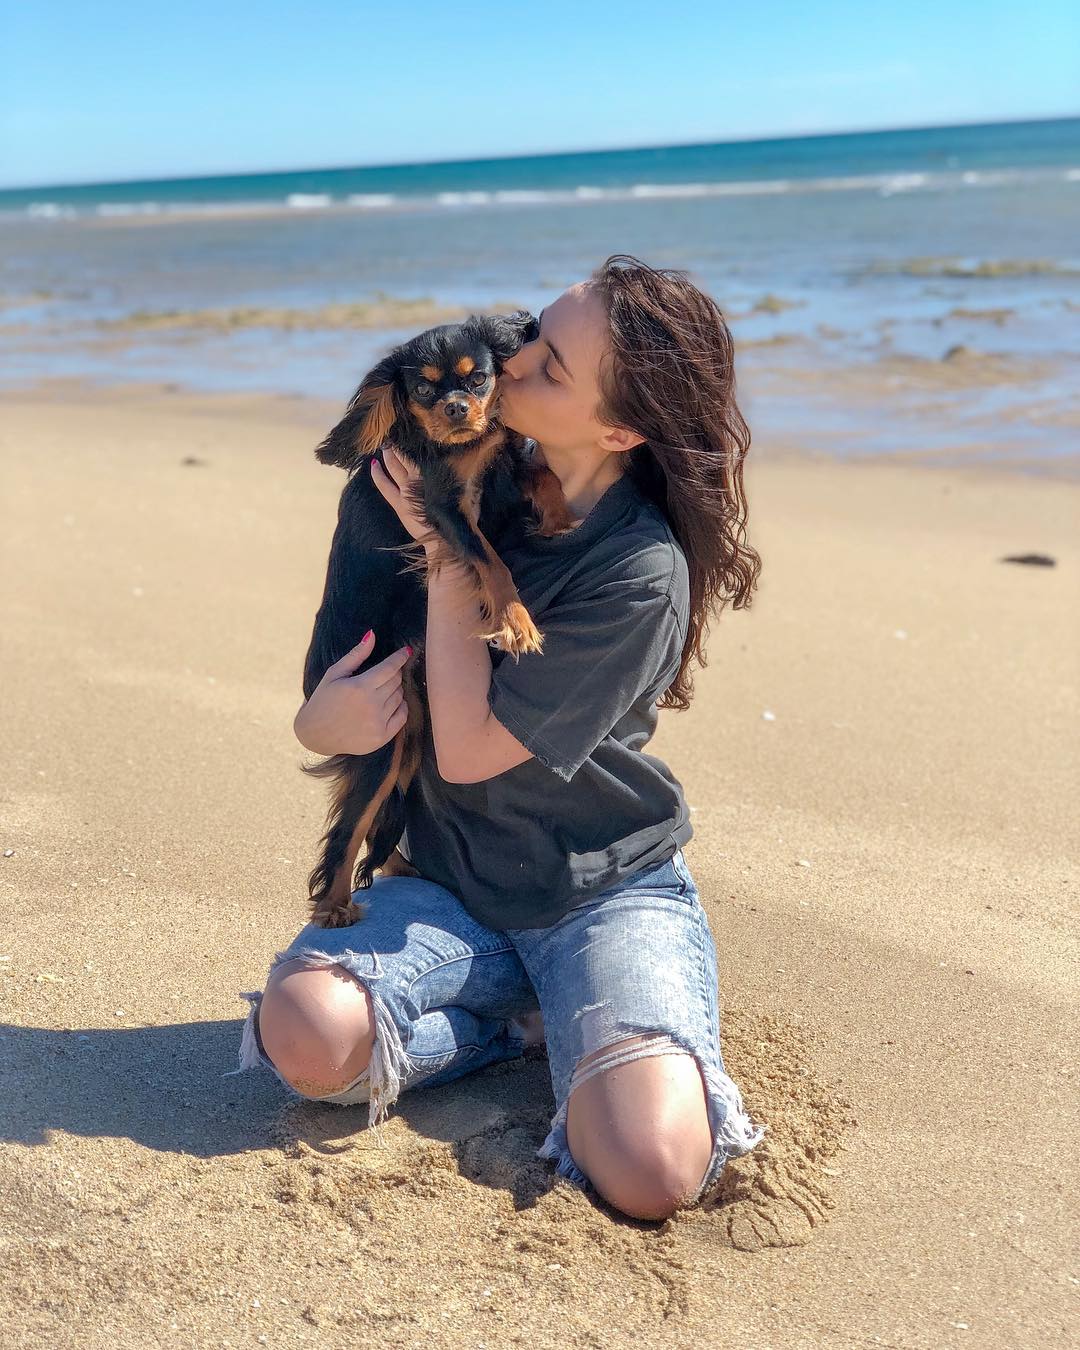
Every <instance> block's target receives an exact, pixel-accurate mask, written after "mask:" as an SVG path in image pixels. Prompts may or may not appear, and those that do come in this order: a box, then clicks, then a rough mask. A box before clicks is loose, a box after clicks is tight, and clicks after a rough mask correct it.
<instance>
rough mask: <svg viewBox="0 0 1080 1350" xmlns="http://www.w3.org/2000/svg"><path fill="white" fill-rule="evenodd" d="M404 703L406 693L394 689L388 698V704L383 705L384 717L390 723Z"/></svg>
mask: <svg viewBox="0 0 1080 1350" xmlns="http://www.w3.org/2000/svg"><path fill="white" fill-rule="evenodd" d="M403 703H405V694H404V691H403V690H401V689H394V690H393V691H392V692H391V693H390V694H389V695H388V696H387V699H386V702H385V703H384V704H383V707H382V712H383V716H384V717H385V718H386V719H387V721H389V720H390V718H391V717H393V716H394V714H395V713H396V712H397V710H398V709H399V708H400V707H401V706H402V704H403Z"/></svg>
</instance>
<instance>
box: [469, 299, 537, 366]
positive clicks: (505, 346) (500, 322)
mask: <svg viewBox="0 0 1080 1350" xmlns="http://www.w3.org/2000/svg"><path fill="white" fill-rule="evenodd" d="M468 324H469V327H470V328H472V329H473V330H474V332H475V333H476V334H477V336H478V337H479V338H480V339H481V341H483V342H485V343H486V344H487V345H488V346H489V347H490V348H491V351H492V355H493V356H494V357H495V360H496V361H499V362H502V361H508V360H509V359H510V357H511V356H515V355H516V354H517V353H518V352H519V351H520V350H521V348H522V346H523V345H524V344H525V343H526V342H532V341H533V339H534V338H535V337H536V336H537V334H538V333H539V332H540V324H539V322H538V321H537V320H536V319H535V318H534V317H533V315H531V314H530V313H529V311H528V310H527V309H517V310H515V311H514V312H513V314H474V315H472V316H470V318H469V320H468Z"/></svg>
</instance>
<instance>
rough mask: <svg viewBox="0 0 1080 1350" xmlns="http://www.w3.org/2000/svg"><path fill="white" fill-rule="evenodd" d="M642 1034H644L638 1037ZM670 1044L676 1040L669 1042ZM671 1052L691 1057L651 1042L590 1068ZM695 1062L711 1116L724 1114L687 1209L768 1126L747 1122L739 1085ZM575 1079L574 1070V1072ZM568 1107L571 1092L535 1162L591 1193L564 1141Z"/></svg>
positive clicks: (575, 1081)
mask: <svg viewBox="0 0 1080 1350" xmlns="http://www.w3.org/2000/svg"><path fill="white" fill-rule="evenodd" d="M638 1034H645V1033H638ZM672 1039H673V1040H674V1039H675V1038H672ZM673 1050H682V1051H686V1053H688V1054H694V1052H693V1051H692V1050H690V1049H689V1047H687V1046H680V1045H678V1043H677V1041H676V1043H675V1044H671V1043H667V1042H665V1041H662V1040H658V1041H655V1042H650V1043H649V1044H646V1045H636V1046H630V1047H628V1048H627V1053H626V1058H625V1060H624V1059H623V1057H622V1056H618V1055H616V1056H614V1057H611V1058H609V1057H607V1056H604V1057H603V1062H602V1063H599V1064H596V1065H593V1066H591V1068H592V1069H593V1070H594V1071H595V1072H599V1071H600V1070H601V1069H607V1068H613V1067H614V1066H615V1065H616V1064H621V1063H624V1062H629V1061H630V1060H631V1059H641V1058H644V1057H645V1056H646V1055H663V1054H670V1053H671V1052H672V1051H673ZM694 1058H695V1059H697V1060H698V1064H699V1065H700V1066H701V1070H702V1073H703V1074H704V1076H705V1083H706V1086H707V1087H708V1089H709V1093H708V1105H709V1110H710V1114H711V1112H712V1109H713V1108H712V1104H713V1102H714V1101H716V1100H718V1101H720V1102H721V1103H722V1104H723V1108H724V1114H723V1117H722V1119H721V1121H720V1123H719V1126H718V1127H717V1130H716V1137H715V1139H714V1141H713V1152H712V1157H711V1158H710V1160H709V1166H708V1168H707V1169H706V1172H705V1176H704V1177H703V1178H702V1181H701V1185H700V1186H699V1187H698V1188H697V1190H696V1191H695V1192H694V1194H693V1195H692V1196H690V1197H689V1198H688V1199H687V1200H686V1202H685V1206H686V1208H690V1207H691V1206H693V1205H696V1204H697V1203H698V1201H699V1200H701V1198H702V1197H703V1196H704V1195H705V1194H706V1193H707V1192H708V1191H710V1190H711V1189H712V1188H713V1186H714V1185H715V1184H716V1182H717V1181H718V1180H719V1179H720V1174H721V1173H722V1172H723V1170H724V1168H725V1166H726V1165H727V1163H728V1162H729V1161H730V1159H732V1158H741V1157H742V1156H743V1154H745V1153H749V1152H750V1150H751V1149H752V1148H754V1147H755V1146H756V1145H757V1144H759V1143H760V1142H761V1140H762V1139H763V1138H764V1136H765V1131H766V1130H767V1129H768V1126H767V1125H759V1126H757V1127H755V1126H754V1125H753V1123H752V1122H751V1120H750V1117H749V1115H748V1114H747V1112H746V1109H745V1107H744V1106H743V1100H742V1093H741V1092H740V1091H739V1088H738V1085H737V1084H736V1083H735V1082H734V1081H733V1080H732V1079H731V1078H729V1077H728V1075H727V1074H726V1073H724V1072H723V1071H721V1070H717V1069H716V1068H715V1067H713V1066H712V1065H711V1064H705V1063H703V1062H702V1060H701V1059H699V1058H698V1056H697V1055H696V1054H695V1055H694ZM575 1075H576V1069H575ZM592 1076H593V1073H592V1072H586V1074H585V1075H584V1076H583V1077H581V1078H580V1079H579V1078H577V1077H576V1076H575V1077H572V1078H571V1090H572V1089H573V1088H574V1087H577V1086H579V1084H580V1083H581V1082H585V1081H587V1080H588V1079H589V1078H591V1077H592ZM569 1104H570V1092H569V1091H568V1092H567V1096H566V1101H564V1102H563V1104H562V1105H561V1106H560V1107H559V1109H558V1110H557V1111H556V1112H555V1117H554V1119H553V1120H552V1122H551V1129H550V1131H549V1132H548V1136H547V1138H546V1139H545V1140H544V1142H543V1143H542V1144H541V1145H540V1147H539V1148H538V1149H537V1151H536V1156H537V1157H538V1158H543V1159H544V1160H545V1161H547V1162H554V1163H555V1174H556V1176H561V1177H565V1178H566V1179H567V1180H568V1181H569V1182H571V1184H573V1185H574V1186H576V1187H577V1188H578V1189H579V1190H583V1191H592V1192H594V1193H595V1191H596V1188H595V1186H593V1184H592V1182H591V1181H590V1180H589V1178H588V1177H587V1176H586V1175H585V1173H584V1172H582V1171H581V1169H580V1168H579V1167H578V1165H577V1164H576V1163H575V1162H574V1159H573V1156H572V1154H571V1153H570V1146H569V1143H568V1142H567V1137H566V1112H567V1108H568V1106H569Z"/></svg>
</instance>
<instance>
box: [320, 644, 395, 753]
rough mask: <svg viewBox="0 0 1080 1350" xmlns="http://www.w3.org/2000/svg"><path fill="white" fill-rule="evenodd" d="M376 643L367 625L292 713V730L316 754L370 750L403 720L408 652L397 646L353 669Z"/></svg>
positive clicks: (388, 737)
mask: <svg viewBox="0 0 1080 1350" xmlns="http://www.w3.org/2000/svg"><path fill="white" fill-rule="evenodd" d="M374 645H375V635H374V633H371V632H370V631H369V632H368V633H367V634H365V636H364V637H363V638H361V639H360V641H359V642H358V643H357V645H356V646H355V647H354V648H353V649H352V651H351V652H346V653H345V655H344V656H343V657H342V658H341V660H340V661H335V662H334V664H333V665H332V666H330V668H329V669H328V670H327V672H326V674H325V675H324V676H323V677H322V679H321V680H320V681H319V683H318V685H317V686H316V687H315V689H313V690H312V693H311V697H310V698H309V699H308V700H307V702H306V703H305V704H304V706H303V707H302V708H301V709H300V711H299V712H298V713H297V714H296V718H295V720H294V722H293V731H294V732H295V733H296V739H297V740H298V741H299V742H300V744H301V745H302V746H303V747H304V748H305V749H306V750H311V751H313V752H314V753H315V754H316V755H369V754H371V752H372V751H373V750H378V749H379V748H380V747H381V746H384V745H385V744H386V743H387V741H389V740H390V739H391V738H392V737H393V736H395V735H396V734H397V733H398V731H400V730H401V728H402V727H403V726H404V725H405V722H406V719H407V718H408V715H409V710H408V705H407V704H406V702H405V695H404V693H403V691H402V688H401V668H402V666H404V664H405V662H406V661H407V660H408V659H409V657H410V656H411V654H412V653H411V651H410V649H409V648H408V647H400V648H398V650H397V651H396V652H391V653H390V655H389V656H387V657H385V658H384V659H383V660H382V661H380V662H379V664H378V665H377V666H372V667H371V669H370V670H365V671H364V672H363V673H362V674H360V675H357V674H355V673H354V672H355V671H356V669H357V667H358V666H362V665H363V664H364V662H365V661H366V660H367V659H368V657H369V656H370V655H371V652H372V651H373V650H374Z"/></svg>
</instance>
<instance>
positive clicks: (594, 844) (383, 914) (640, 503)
mask: <svg viewBox="0 0 1080 1350" xmlns="http://www.w3.org/2000/svg"><path fill="white" fill-rule="evenodd" d="M540 317H541V323H540V333H539V336H538V337H537V338H536V339H535V340H534V341H532V342H529V343H527V344H526V345H525V346H524V347H523V348H522V349H521V350H520V351H519V353H518V354H517V355H516V356H515V357H513V359H512V360H510V361H509V362H508V363H507V364H506V366H505V372H504V376H503V379H502V395H501V406H502V416H503V419H504V421H505V422H506V424H507V425H508V426H509V427H511V428H512V429H514V430H515V431H518V432H520V433H521V434H522V435H525V436H528V437H531V438H533V439H534V440H535V442H536V448H535V453H536V454H537V455H539V456H540V457H541V458H542V460H543V462H544V463H546V464H547V465H548V466H549V467H550V468H551V469H552V470H553V471H554V473H555V474H556V476H557V477H558V478H559V480H560V482H561V484H562V487H563V491H564V493H565V496H566V499H567V502H568V504H569V506H570V509H571V512H572V514H573V516H574V517H575V519H576V520H577V522H578V523H577V525H576V527H575V528H574V529H572V530H570V531H569V532H567V533H564V534H562V535H559V536H556V537H554V538H550V539H536V538H526V537H525V536H524V535H523V534H519V535H518V536H517V537H515V538H504V539H500V540H498V541H493V542H496V543H497V545H498V548H499V553H500V556H502V558H503V559H504V561H506V563H507V565H508V566H509V567H510V570H511V572H512V573H513V576H514V580H515V582H516V583H517V586H518V590H519V592H520V594H521V598H522V600H523V602H524V603H525V604H526V606H527V607H528V608H529V609H530V611H531V613H532V614H533V617H534V618H535V619H536V622H537V625H538V627H539V628H540V629H541V631H542V633H543V636H544V647H543V652H542V653H540V654H535V655H534V654H528V655H525V656H522V657H521V658H520V660H518V661H515V660H513V659H512V658H509V657H507V655H506V654H505V653H503V652H500V651H497V650H494V649H493V648H492V647H491V646H489V645H488V644H487V643H485V642H484V640H483V639H480V638H476V637H473V636H472V634H473V633H474V632H476V631H482V624H481V622H480V615H479V612H478V611H477V609H476V602H475V600H474V598H473V591H472V589H471V587H470V586H469V585H468V584H467V582H466V581H465V579H464V577H463V576H462V575H461V574H460V572H459V571H458V570H457V567H456V565H455V566H454V567H443V568H441V569H434V568H432V569H431V571H430V572H429V575H428V619H427V632H426V647H425V663H426V678H427V696H428V705H429V718H428V727H427V729H426V731H425V745H424V752H423V757H422V762H421V766H420V769H419V770H418V772H417V775H416V777H415V778H414V779H413V781H412V783H411V784H410V787H409V791H408V794H407V799H406V812H405V814H406V832H405V838H404V839H403V841H402V851H403V853H404V854H405V855H406V856H407V857H408V858H409V859H410V860H411V863H412V865H413V867H414V868H416V869H417V871H418V872H419V875H418V876H417V877H410V876H401V875H398V876H381V875H380V876H378V877H376V879H375V882H374V885H373V886H372V887H371V888H370V889H369V890H367V891H364V892H363V893H361V894H359V895H358V897H357V898H358V899H360V900H363V901H365V902H366V903H367V906H368V911H367V914H366V915H365V917H364V918H363V919H362V920H361V921H360V922H359V923H357V924H355V925H353V926H352V927H350V928H340V929H329V930H324V929H318V928H314V927H312V926H310V925H309V926H307V927H305V928H304V929H303V931H302V932H301V933H300V934H299V935H298V936H297V938H296V939H295V940H294V942H293V943H292V944H291V946H290V947H289V949H288V950H287V951H285V952H280V953H278V955H277V957H276V958H275V961H274V964H273V966H272V967H271V974H270V977H269V979H268V981H267V985H266V989H265V991H264V992H263V993H262V994H259V993H254V994H246V995H244V997H246V998H247V999H248V1000H249V1001H250V1002H251V1003H252V1007H251V1010H250V1012H249V1016H248V1024H247V1026H246V1027H245V1034H244V1039H243V1043H242V1047H241V1052H240V1062H241V1070H242V1069H244V1068H253V1067H256V1066H258V1065H260V1064H262V1065H266V1066H268V1067H270V1068H272V1069H273V1070H274V1072H275V1073H276V1074H277V1075H278V1077H279V1078H280V1079H281V1080H282V1082H284V1083H285V1084H286V1085H287V1086H289V1087H291V1088H293V1089H294V1090H295V1091H297V1092H299V1093H300V1094H301V1095H303V1096H305V1097H309V1098H312V1099H315V1100H319V1101H329V1102H338V1103H342V1104H347V1103H356V1102H363V1101H367V1102H368V1103H369V1118H370V1122H371V1124H372V1125H373V1126H377V1125H378V1123H379V1121H380V1119H381V1118H382V1117H383V1116H384V1115H385V1113H386V1109H387V1107H388V1106H389V1105H390V1104H391V1103H392V1102H393V1101H394V1100H395V1099H396V1098H397V1096H398V1094H399V1093H400V1092H402V1091H404V1090H406V1089H407V1088H410V1087H415V1086H420V1085H424V1086H434V1085H436V1084H441V1083H445V1082H449V1081H450V1080H452V1079H454V1078H457V1077H459V1076H461V1075H462V1074H464V1073H469V1072H472V1071H474V1070H476V1069H479V1068H481V1067H483V1066H484V1065H486V1064H490V1063H493V1062H496V1061H498V1060H502V1059H512V1058H515V1057H517V1056H519V1055H521V1054H522V1053H523V1052H524V1050H525V1049H526V1048H527V1047H528V1046H529V1045H531V1044H536V1043H538V1042H541V1041H546V1045H547V1054H548V1059H549V1063H550V1069H551V1079H552V1085H553V1088H554V1093H555V1101H556V1107H557V1110H556V1113H555V1117H554V1119H553V1121H552V1126H551V1131H550V1133H549V1134H548V1136H547V1138H546V1140H545V1141H544V1144H543V1146H542V1147H541V1148H540V1150H539V1153H538V1156H540V1157H543V1158H549V1159H552V1160H554V1161H555V1163H556V1165H557V1172H558V1173H559V1174H560V1175H563V1176H566V1177H568V1178H569V1179H570V1180H571V1181H572V1182H573V1183H574V1184H576V1185H578V1186H579V1187H581V1188H583V1189H588V1188H589V1187H590V1186H592V1187H593V1188H595V1190H596V1191H597V1192H599V1193H600V1194H601V1195H602V1196H603V1197H604V1198H605V1199H606V1200H608V1202H609V1203H611V1204H613V1205H614V1206H616V1207H617V1208H618V1209H620V1210H622V1211H623V1212H625V1213H627V1214H629V1215H631V1216H633V1217H637V1218H649V1219H661V1218H665V1217H667V1216H669V1215H670V1214H671V1213H673V1212H674V1210H675V1209H676V1208H678V1207H680V1206H682V1205H687V1204H692V1203H695V1202H696V1201H697V1200H699V1199H700V1198H701V1197H702V1196H703V1195H704V1194H705V1192H706V1191H707V1190H709V1189H711V1187H712V1185H713V1184H714V1183H715V1181H716V1180H717V1178H718V1177H719V1175H720V1172H721V1171H722V1169H723V1166H724V1164H725V1162H726V1161H727V1159H728V1158H730V1157H735V1156H737V1155H739V1154H742V1153H746V1152H748V1151H749V1150H750V1149H751V1148H752V1147H753V1146H754V1145H755V1144H756V1143H757V1142H758V1140H759V1139H760V1138H761V1135H762V1133H763V1129H762V1128H756V1129H755V1127H754V1126H753V1125H752V1124H751V1122H750V1120H749V1118H748V1116H747V1115H746V1113H745V1111H744V1109H743V1104H742V1099H741V1096H740V1093H739V1089H738V1088H737V1087H736V1085H735V1084H734V1082H732V1080H731V1079H730V1078H729V1077H728V1075H727V1074H726V1073H725V1072H724V1067H723V1060H722V1058H721V1053H720V1026H719V1011H718V995H717V965H716V952H715V948H714V945H713V940H712V935H711V933H710V929H709V924H708V920H707V918H706V915H705V911H704V909H703V908H702V906H701V903H700V900H699V897H698V892H697V887H696V885H695V883H694V880H693V878H692V876H691V874H690V871H689V869H688V867H687V865H686V861H685V859H684V857H683V853H682V845H683V844H684V843H685V842H687V841H688V840H689V839H690V838H691V837H692V834H693V831H692V828H691V825H690V818H689V812H688V809H687V806H686V802H685V798H684V796H683V792H682V788H681V786H680V784H679V783H678V781H677V780H676V779H675V778H674V777H673V776H672V774H671V772H670V770H669V769H668V768H667V766H666V765H665V764H664V763H663V762H662V761H661V760H659V759H657V758H656V757H654V756H651V755H647V754H644V753H643V750H642V747H643V746H644V745H645V744H646V743H647V741H648V740H649V738H650V736H651V735H652V733H653V731H654V729H655V726H656V717H657V711H656V710H657V707H664V708H675V709H685V708H687V707H688V706H689V698H690V694H691V693H692V685H691V680H690V674H689V665H690V662H691V661H692V660H693V659H695V658H697V659H698V660H699V662H700V663H701V664H702V665H704V664H705V660H704V654H703V651H702V641H703V636H704V633H705V630H706V623H707V611H708V610H709V609H710V608H711V607H718V608H722V607H723V605H724V604H725V603H727V602H728V601H731V602H732V603H733V605H734V607H735V608H741V607H745V606H746V605H748V604H749V602H750V597H751V592H752V590H753V587H754V585H755V584H756V581H757V575H758V571H759V569H760V565H761V563H760V559H759V557H758V555H757V554H756V553H755V552H754V551H753V550H752V549H750V548H749V547H748V546H747V545H746V544H745V542H744V531H745V520H746V498H745V494H744V491H743V484H742V459H743V456H744V455H745V453H746V450H747V447H748V444H749V434H748V432H747V428H746V425H745V423H744V422H743V419H742V417H741V415H740V414H739V411H738V408H737V406H736V403H735V397H734V389H735V384H734V369H733V346H732V341H731V335H730V333H729V331H728V329H727V326H726V324H725V322H724V320H723V317H722V315H721V313H720V311H719V310H718V308H717V307H716V304H715V303H714V301H713V300H711V299H710V298H709V297H708V296H706V295H705V294H703V293H702V292H701V291H700V290H698V289H697V288H696V287H694V286H693V285H692V284H691V283H690V282H689V281H688V280H687V279H686V277H685V274H683V273H681V272H676V271H670V270H657V269H653V268H650V267H648V266H647V265H646V264H644V263H641V262H639V261H638V260H637V259H634V258H630V257H627V256H626V255H616V256H614V257H612V258H609V259H608V260H607V261H606V262H605V263H604V264H603V265H602V266H601V267H600V268H598V269H597V270H596V272H594V273H593V275H592V277H591V278H590V279H589V281H587V282H583V283H580V284H579V285H576V286H572V287H570V289H569V290H567V291H566V292H564V294H563V295H561V296H560V297H559V298H558V299H557V300H556V301H555V302H554V303H553V304H551V305H549V306H548V307H547V308H546V309H545V310H544V311H543V313H542V314H541V316H540ZM386 461H387V470H388V471H386V472H384V471H383V470H382V469H381V468H379V467H378V466H373V470H372V471H373V472H374V473H375V475H376V482H377V484H378V487H379V490H380V492H381V493H382V495H383V496H384V497H385V498H386V500H387V501H388V502H389V503H390V504H391V505H392V506H393V508H394V510H395V511H396V512H397V514H398V516H399V517H400V519H401V520H402V522H403V524H404V525H405V527H406V529H407V530H408V531H409V533H410V534H411V535H412V536H413V538H416V539H419V538H420V536H421V535H422V534H423V533H424V531H425V527H424V525H423V523H422V522H421V521H420V519H419V518H418V517H417V516H416V515H415V514H414V512H413V509H412V507H411V504H410V503H409V500H408V494H407V493H406V492H405V491H404V489H405V488H406V486H407V484H408V483H409V481H410V480H411V479H412V478H413V477H415V470H414V469H413V468H412V467H411V466H409V465H408V464H406V463H405V462H404V461H403V460H402V459H401V458H400V457H398V456H395V455H394V454H393V453H392V452H390V453H387V454H386ZM370 641H371V639H370V636H369V637H368V642H367V643H366V644H365V643H363V642H362V643H361V644H360V646H359V647H358V648H357V649H356V650H355V651H353V652H351V653H349V655H348V656H346V657H345V658H343V660H342V661H340V662H338V663H337V664H336V665H335V666H333V667H331V669H330V670H328V671H327V673H326V676H325V677H324V679H323V681H322V683H321V684H320V685H319V687H318V688H317V689H316V690H315V692H314V693H313V694H312V696H311V698H310V699H309V700H308V701H307V703H306V704H305V705H304V707H303V708H301V710H300V712H299V713H298V714H297V719H296V724H295V730H296V734H297V737H298V738H299V740H300V742H301V744H303V745H304V746H306V747H307V748H308V749H310V750H313V751H316V752H318V753H320V754H333V753H336V752H347V753H352V754H364V753H370V752H371V751H372V750H374V749H376V748H378V747H379V746H381V745H383V744H385V743H386V741H388V740H389V739H390V738H391V737H392V736H393V735H394V734H395V733H396V732H397V730H398V728H399V727H400V726H401V725H402V723H403V721H404V718H405V705H404V698H403V695H402V691H401V667H402V666H403V664H404V663H405V661H406V660H407V659H408V656H409V653H408V650H407V649H404V650H402V651H401V652H397V653H394V654H393V655H392V656H390V657H388V658H386V660H384V661H382V662H380V664H379V665H378V666H376V667H373V668H371V669H370V670H368V671H364V672H362V673H360V674H356V673H355V672H356V671H357V669H358V667H359V666H361V665H362V664H363V662H364V660H365V659H366V650H370ZM241 1070H237V1071H236V1072H240V1071H241Z"/></svg>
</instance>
